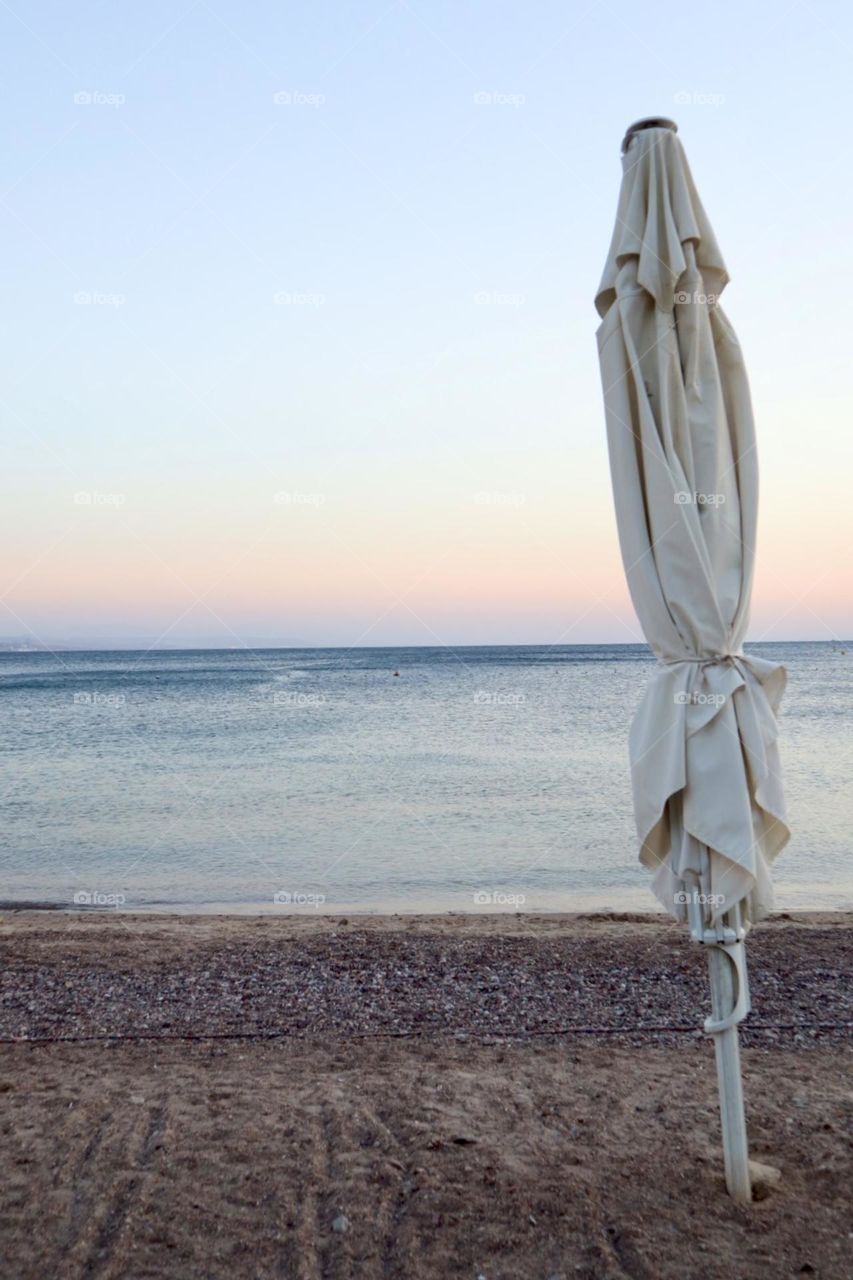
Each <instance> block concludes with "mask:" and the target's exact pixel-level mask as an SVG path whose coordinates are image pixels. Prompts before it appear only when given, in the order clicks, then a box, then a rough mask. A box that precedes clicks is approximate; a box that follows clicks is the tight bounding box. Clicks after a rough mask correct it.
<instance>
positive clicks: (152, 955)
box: [0, 912, 853, 1280]
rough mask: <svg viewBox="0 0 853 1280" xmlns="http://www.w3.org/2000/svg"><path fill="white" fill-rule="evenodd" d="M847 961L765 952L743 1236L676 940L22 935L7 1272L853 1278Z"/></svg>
mask: <svg viewBox="0 0 853 1280" xmlns="http://www.w3.org/2000/svg"><path fill="white" fill-rule="evenodd" d="M851 950H853V927H851V920H850V918H849V917H847V916H842V915H833V914H831V913H823V914H819V915H818V914H812V915H797V916H787V917H783V918H776V919H774V920H773V921H771V922H768V923H766V924H763V925H760V926H758V927H757V928H756V929H755V930H754V931H753V933H752V934H751V935H750V940H749V963H750V977H751V985H752V994H753V1013H752V1014H751V1015H750V1018H749V1020H748V1022H747V1024H746V1025H745V1028H744V1035H743V1043H744V1045H745V1049H744V1054H743V1059H744V1077H745V1091H746V1098H747V1107H748V1123H749V1130H750V1139H751V1149H752V1154H753V1156H754V1157H755V1158H756V1159H759V1160H764V1161H766V1162H767V1163H770V1164H773V1165H776V1166H777V1167H778V1168H780V1169H781V1171H782V1179H781V1182H780V1183H779V1185H778V1186H776V1187H764V1186H762V1187H760V1188H759V1195H760V1196H761V1197H762V1198H761V1199H759V1200H757V1201H756V1203H755V1204H754V1205H753V1206H752V1207H751V1208H748V1209H744V1208H739V1207H737V1206H735V1205H734V1204H733V1203H732V1202H731V1201H730V1200H729V1198H728V1197H727V1196H726V1195H725V1192H724V1190H723V1184H722V1173H721V1158H720V1154H719V1150H718V1145H719V1121H718V1115H717V1109H716V1108H717V1099H716V1075H715V1069H714V1059H713V1049H712V1046H711V1044H710V1042H709V1041H708V1040H706V1038H705V1037H704V1036H703V1035H702V1034H701V1031H700V1030H699V1028H700V1027H701V1021H702V1018H703V1017H704V1016H705V1014H706V1013H707V1012H708V1008H707V979H706V973H705V967H704V963H703V957H702V955H701V954H700V952H699V948H697V947H695V946H694V945H692V944H691V943H690V942H689V941H688V939H687V938H686V936H685V933H684V931H683V930H682V929H680V928H679V927H678V926H677V925H675V924H674V923H669V922H668V921H666V920H665V919H662V918H661V917H660V916H652V917H643V916H631V917H627V918H626V917H624V916H622V917H617V916H608V917H594V916H588V917H578V916H574V917H572V916H536V917H530V916H515V915H499V916H495V915H493V916H487V915H482V916H437V917H406V916H397V917H356V916H352V917H349V918H348V920H347V922H346V923H344V922H343V921H342V919H341V918H340V917H325V916H312V917H305V916H301V915H294V916H287V917H282V918H276V919H271V918H269V917H263V918H248V919H247V918H241V917H210V916H190V917H155V916H150V915H145V916H124V915H109V916H103V915H100V914H95V913H83V914H78V913H61V912H46V913H43V912H15V913H7V914H5V915H4V916H3V917H2V920H0V963H2V980H0V1038H2V1041H3V1043H2V1045H0V1112H2V1121H0V1132H2V1139H0V1159H2V1160H3V1164H4V1168H5V1169H6V1176H5V1178H4V1179H3V1182H2V1190H0V1223H2V1233H0V1235H2V1246H0V1247H2V1250H3V1256H4V1259H5V1262H4V1271H5V1273H6V1274H9V1275H14V1276H20V1277H30V1276H32V1277H36V1276H38V1277H43V1276H46V1275H50V1276H54V1275H55V1276H62V1277H76V1276H80V1277H82V1276H97V1277H101V1276H103V1277H137V1276H138V1277H143V1276H145V1277H148V1276H158V1277H159V1276H163V1277H165V1276H180V1277H182V1278H184V1277H196V1276H198V1277H219V1276H223V1277H224V1276H229V1277H233V1276H234V1275H235V1274H236V1275H240V1276H243V1275H245V1276H258V1277H267V1276H269V1277H273V1276H275V1277H278V1276H282V1277H285V1276H286V1277H290V1276H293V1277H299V1278H300V1280H302V1278H304V1280H315V1278H316V1280H322V1278H325V1277H327V1276H328V1277H341V1278H342V1280H343V1278H344V1277H349V1276H358V1277H362V1276H363V1277H367V1278H370V1277H377V1278H378V1277H401V1278H402V1277H407V1278H414V1280H421V1278H424V1280H425V1278H427V1277H430V1278H432V1277H435V1278H436V1280H441V1278H443V1277H455V1276H467V1277H470V1278H471V1280H477V1277H478V1276H484V1277H486V1280H520V1278H521V1280H524V1278H526V1277H528V1276H529V1277H532V1278H534V1277H535V1278H536V1280H555V1278H556V1277H577V1276H581V1277H590V1278H593V1277H625V1276H630V1277H641V1278H642V1277H649V1280H651V1278H652V1277H654V1278H655V1280H657V1277H673V1278H675V1277H679V1278H681V1277H697V1280H698V1277H705V1276H707V1275H710V1274H712V1273H714V1272H716V1271H717V1270H719V1269H720V1267H721V1261H720V1260H724V1261H723V1265H724V1267H725V1270H726V1272H727V1273H728V1274H730V1275H732V1276H735V1277H744V1278H747V1280H751V1278H752V1277H757V1278H759V1280H761V1278H763V1277H768V1280H769V1278H770V1277H774V1278H775V1277H779V1276H798V1275H817V1276H820V1277H833V1278H834V1277H841V1276H842V1275H847V1274H849V1257H850V1245H851V1239H850V1238H849V1237H848V1232H849V1231H851V1230H853V1223H851V1221H850V1220H849V1176H850V1170H849V1163H848V1161H849V1156H848V1152H849V1121H850V1089H849V1079H850V1062H851V1059H850V1054H849V1046H850V1034H851V1022H853V1014H851V1010H850V1006H849V998H850V997H849V991H850V985H849V970H850V954H851Z"/></svg>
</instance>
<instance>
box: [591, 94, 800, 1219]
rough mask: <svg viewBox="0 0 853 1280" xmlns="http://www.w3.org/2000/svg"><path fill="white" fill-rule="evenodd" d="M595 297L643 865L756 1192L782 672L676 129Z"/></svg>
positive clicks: (629, 196) (625, 188) (735, 394)
mask: <svg viewBox="0 0 853 1280" xmlns="http://www.w3.org/2000/svg"><path fill="white" fill-rule="evenodd" d="M622 150H623V159H622V165H623V177H622V187H621V191H620V195H619V205H618V209H617V214H616V226H615V229H614V232H613V239H612V241H611V245H610V250H609V253H608V255H607V262H606V265H605V269H604V275H603V277H602V280H601V284H600V286H599V289H598V293H597V295H596V299H595V303H596V308H597V310H598V313H599V315H600V316H601V325H600V327H599V329H598V335H597V337H598V348H599V359H600V363H601V375H602V383H603V388H604V405H605V415H606V421H607V440H608V448H609V453H610V467H611V474H612V480H613V493H614V499H615V505H616V517H617V525H618V530H619V542H620V547H621V551H622V559H623V563H624V566H625V574H626V577H627V581H628V586H629V589H630V592H631V599H632V601H633V603H634V608H635V609H636V612H637V616H638V617H639V619H640V623H641V625H642V628H643V632H644V634H645V636H646V639H647V640H648V642H649V644H650V645H651V647H652V649H653V651H654V653H655V655H656V657H657V659H658V662H657V666H656V668H655V670H654V673H653V674H652V676H651V679H650V680H649V683H648V686H647V688H646V690H645V694H644V696H643V699H642V702H641V704H640V707H639V710H638V712H637V714H636V717H635V719H634V722H633V724H632V726H631V730H630V735H629V753H630V760H631V777H632V788H633V798H634V812H635V817H636V822H637V829H638V835H639V840H640V860H641V861H642V862H643V863H644V864H645V865H646V866H647V867H649V868H650V869H651V870H652V872H653V877H654V878H653V880H652V887H653V889H654V892H655V894H656V895H657V897H658V898H659V899H660V901H661V902H662V903H663V904H664V906H665V907H666V908H667V909H668V910H669V911H671V912H672V913H673V914H674V915H675V916H676V917H677V918H678V919H679V920H682V921H684V922H686V923H687V924H688V925H689V927H690V932H691V935H692V937H693V938H694V939H695V940H696V941H697V942H701V943H703V944H704V945H705V946H706V948H707V950H708V962H709V970H710V979H711V999H712V1004H711V1008H712V1017H711V1018H710V1019H708V1020H707V1021H706V1023H705V1029H706V1031H708V1032H709V1034H712V1035H713V1036H714V1037H715V1045H716V1057H717V1069H718V1075H719V1083H720V1110H721V1119H722V1128H723V1149H724V1156H725V1171H726V1183H727V1186H728V1189H729V1191H730V1192H731V1194H732V1195H733V1196H735V1197H736V1198H737V1199H740V1200H748V1199H749V1198H750V1181H749V1170H748V1162H747V1145H746V1127H745V1122H744V1113H743V1095H742V1087H741V1077H740V1061H739V1055H738V1040H737V1035H738V1032H737V1024H738V1022H739V1021H740V1019H741V1018H742V1017H743V1016H744V1014H745V1013H746V1012H748V1009H749V994H748V988H747V982H746V967H745V959H744V942H743V939H744V937H745V931H746V928H747V926H748V923H749V921H750V920H756V919H760V918H761V917H762V916H763V915H765V914H766V913H767V911H768V909H769V907H770V905H771V901H772V889H771V882H770V864H771V863H772V861H773V859H774V858H775V857H776V855H777V854H778V853H779V851H780V850H781V849H782V847H783V846H784V844H785V842H786V841H787V839H788V836H789V831H788V827H787V825H786V822H785V807H784V796H783V791H782V782H781V772H780V767H779V756H778V748H777V742H776V736H777V728H776V710H777V707H778V704H779V701H780V699H781V696H782V692H783V690H784V687H785V671H784V668H783V667H781V666H779V665H777V664H776V663H774V662H768V661H766V660H763V659H761V658H757V657H755V656H754V655H753V654H748V655H745V654H744V653H743V649H742V645H743V640H744V636H745V634H746V629H747V624H748V620H749V606H750V595H751V590H752V576H753V563H754V556H755V533H756V520H757V507H758V471H757V458H756V447H755V429H754V425H753V419H752V409H751V405H750V397H749V386H748V382H747V376H746V370H745V367H744V362H743V356H742V353H741V349H740V346H739V344H738V340H737V337H736V336H735V333H734V330H733V329H732V327H731V324H730V323H729V321H728V319H727V318H726V315H725V313H724V312H723V310H722V308H721V306H720V305H719V297H720V294H721V293H722V291H723V289H724V288H725V286H726V283H727V281H728V274H727V272H726V267H725V264H724V262H723V258H722V255H721V253H720V250H719V247H718V245H717V241H716V239H715V237H714V233H713V231H712V229H711V225H710V223H709V221H708V217H707V215H706V213H705V210H704V209H703V207H702V204H701V202H700V200H699V196H698V194H697V192H696V188H695V186H694V184H693V179H692V176H691V173H690V169H689V167H688V164H687V159H686V156H685V154H684V150H683V148H682V146H681V143H680V141H679V139H678V137H677V136H676V125H675V124H673V123H672V121H669V120H662V119H653V120H643V121H640V122H638V124H636V125H632V126H631V128H630V129H629V130H628V133H627V135H626V137H625V141H624V142H623V144H622Z"/></svg>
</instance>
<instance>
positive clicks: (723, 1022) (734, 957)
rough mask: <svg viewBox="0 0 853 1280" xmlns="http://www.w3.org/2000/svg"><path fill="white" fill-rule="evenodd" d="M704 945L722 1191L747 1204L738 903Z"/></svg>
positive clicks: (744, 1006)
mask: <svg viewBox="0 0 853 1280" xmlns="http://www.w3.org/2000/svg"><path fill="white" fill-rule="evenodd" d="M704 942H705V944H706V945H707V947H708V974H709V977H710V981H711V1010H712V1016H711V1017H710V1018H709V1019H708V1020H707V1021H706V1023H705V1030H706V1032H707V1033H708V1034H709V1035H713V1037H714V1052H715V1055H716V1059H717V1080H718V1084H719V1092H720V1121H721V1125H722V1132H723V1160H724V1163H725V1173H726V1188H727V1189H728V1192H729V1195H730V1196H732V1198H733V1199H735V1200H738V1201H740V1202H741V1203H743V1204H749V1203H750V1202H751V1200H752V1187H751V1183H750V1177H749V1149H748V1146H747V1138H746V1116H745V1113H744V1106H743V1083H742V1080H741V1073H740V1045H739V1044H738V1022H739V1021H740V1020H741V1018H742V1017H743V1016H744V1015H745V1013H746V1012H747V1011H748V1009H749V992H748V988H747V985H746V956H745V952H744V942H743V930H742V928H741V924H740V906H739V905H738V906H735V907H733V908H732V910H731V911H728V912H726V914H725V916H724V918H723V924H722V926H721V927H719V928H718V929H716V930H711V929H708V930H707V931H706V933H705V937H704Z"/></svg>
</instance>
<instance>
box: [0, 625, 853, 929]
mask: <svg viewBox="0 0 853 1280" xmlns="http://www.w3.org/2000/svg"><path fill="white" fill-rule="evenodd" d="M845 648H846V649H847V652H846V653H844V652H841V651H840V648H839V646H834V645H832V644H772V645H771V644H765V645H758V646H755V650H756V652H760V653H762V654H764V655H766V656H771V657H776V658H779V659H780V660H782V661H784V662H785V663H786V665H787V666H788V668H789V689H788V695H787V698H786V703H785V710H784V715H783V718H782V751H783V760H784V764H785V768H786V781H787V788H788V799H789V812H790V817H791V820H792V824H793V826H794V831H795V835H794V838H793V840H792V843H791V844H790V845H789V847H788V849H787V850H786V851H785V853H784V854H783V855H782V857H781V859H780V860H779V862H778V863H777V873H776V884H777V899H778V905H779V906H781V907H800V908H805V907H844V906H846V907H850V906H853V873H851V868H850V861H849V858H848V856H847V854H848V850H849V845H850V828H851V819H853V801H851V792H850V778H851V765H853V760H851V754H853V732H851V729H853V675H851V673H852V672H853V645H851V646H845ZM651 665H652V660H651V659H650V657H649V656H648V651H647V650H646V649H645V648H643V647H640V646H565V647H559V648H549V647H545V646H543V647H529V648H528V647H511V648H496V647H491V648H482V649H480V648H462V649H458V650H454V651H451V650H448V649H425V648H417V649H357V650H349V651H346V650H335V649H308V650H294V649H290V650H256V651H252V652H248V651H196V652H159V653H157V652H154V653H144V654H143V653H133V652H98V653H79V652H78V653H63V654H60V655H51V654H41V653H4V654H0V700H2V709H3V723H4V732H3V748H2V751H3V757H4V762H3V763H4V769H3V779H4V781H3V802H2V803H3V821H2V841H0V877H2V880H0V898H4V899H15V900H21V899H37V900H44V901H52V902H58V903H72V902H73V901H74V899H75V896H76V897H77V898H78V900H80V898H81V897H82V899H83V901H87V900H91V901H94V902H97V901H98V900H99V895H100V897H101V900H106V901H107V902H110V901H113V900H116V901H118V902H119V904H120V905H124V906H125V907H126V908H128V909H130V908H134V909H139V908H159V909H164V910H174V909H177V908H180V909H197V910H204V909H211V908H219V909H228V910H257V909H262V910H269V911H286V910H288V909H290V910H293V909H297V910H301V911H312V910H316V909H318V906H319V907H320V908H322V909H325V910H339V909H347V910H375V911H381V910H389V909H393V910H422V909H435V910H455V911H470V910H474V909H478V908H480V909H484V910H495V909H501V908H506V909H516V908H517V907H520V908H523V909H524V910H527V911H530V910H542V909H551V908H553V909H560V910H577V909H587V908H590V907H613V908H625V907H633V908H635V907H640V908H643V909H651V908H652V907H653V905H654V900H653V898H652V896H651V893H650V892H649V890H648V888H647V879H646V875H645V873H644V872H643V871H642V870H641V869H640V867H639V866H638V864H637V861H636V848H635V837H634V828H633V820H632V816H631V807H630V789H629V779H628V772H627V741H626V738H627V729H628V723H629V720H630V718H631V715H632V714H633V711H634V708H635V706H636V704H637V702H638V700H639V697H640V694H641V691H642V688H643V685H644V683H645V681H646V678H647V676H648V674H649V672H650V670H651ZM395 671H398V672H399V676H395V675H394V674H393V673H394V672H395ZM276 895H278V896H279V899H280V901H279V902H276V900H275V899H276ZM288 896H289V899H290V901H289V902H288Z"/></svg>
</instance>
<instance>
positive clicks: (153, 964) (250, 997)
mask: <svg viewBox="0 0 853 1280" xmlns="http://www.w3.org/2000/svg"><path fill="white" fill-rule="evenodd" d="M832 921H833V917H832V916H826V917H819V916H815V917H812V918H808V917H805V918H803V919H802V920H794V919H792V918H791V917H787V918H784V917H783V918H781V919H778V918H777V919H776V920H774V921H773V922H771V923H768V924H765V925H762V926H758V927H757V928H756V929H755V930H753V932H752V933H751V935H750V937H749V940H748V965H749V979H750V987H751V992H752V1002H753V1013H752V1014H751V1015H750V1017H749V1018H748V1020H747V1022H746V1023H745V1025H744V1029H743V1034H744V1043H746V1044H750V1043H760V1044H771V1043H780V1044H781V1043H784V1044H787V1045H792V1044H795V1045H802V1046H807V1045H809V1044H824V1045H825V1044H833V1043H843V1042H845V1041H847V1040H849V1038H850V1032H851V1026H853V1007H851V987H850V981H849V976H850V970H851V951H853V941H851V939H853V930H850V929H848V928H846V927H844V928H840V927H838V925H837V923H833V922H832ZM0 949H2V953H3V965H2V972H0V1038H2V1039H19V1038H28V1039H32V1038H36V1039H49V1038H54V1037H60V1038H78V1037H107V1036H122V1037H125V1036H135V1037H141V1036H151V1037H169V1036H176V1037H177V1036H184V1037H205V1036H219V1037H222V1036H257V1037H259V1038H262V1037H265V1036H267V1037H278V1036H281V1037H299V1036H302V1037H304V1036H314V1035H326V1034H330V1035H343V1036H381V1035H397V1036H418V1035H425V1034H432V1033H435V1032H441V1033H444V1034H448V1033H450V1034H456V1035H467V1036H476V1037H504V1038H519V1037H520V1038H525V1037H529V1036H547V1035H555V1034H559V1035H565V1034H578V1035H601V1036H606V1037H609V1038H611V1039H614V1040H622V1041H628V1042H641V1043H646V1044H666V1043H673V1042H674V1041H676V1040H681V1039H683V1038H684V1036H685V1035H687V1036H690V1035H697V1034H699V1035H701V1027H702V1021H703V1019H704V1017H705V1016H706V1015H707V1014H708V1013H709V1012H710V1010H709V1008H708V978H707V970H706V967H705V958H704V956H703V955H702V954H701V948H700V947H698V946H696V945H695V944H692V943H691V942H690V941H689V939H688V937H687V935H686V933H685V931H684V929H682V928H680V927H679V926H678V925H676V924H675V923H674V922H670V921H668V920H666V919H665V918H663V917H660V916H649V917H621V918H620V917H612V916H610V917H607V916H600V917H595V916H593V917H565V916H554V917H519V916H503V917H500V916H497V917H496V916H489V917H476V916H475V917H417V916H413V917H405V916H398V917H391V918H384V917H351V918H350V919H348V920H347V919H346V918H345V917H344V918H339V917H318V916H315V917H314V918H313V919H309V920H305V919H303V918H297V919H294V918H292V917H286V918H281V919H267V918H257V917H254V918H247V919H243V918H240V917H219V918H215V917H214V918H211V917H172V918H170V917H166V918H158V917H153V916H142V915H134V916H130V915H128V916H125V915H110V916H105V915H102V914H84V915H64V914H63V915H59V914H56V915H41V916H40V915H38V913H22V914H21V915H19V916H7V917H6V924H5V928H4V927H3V926H0Z"/></svg>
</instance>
